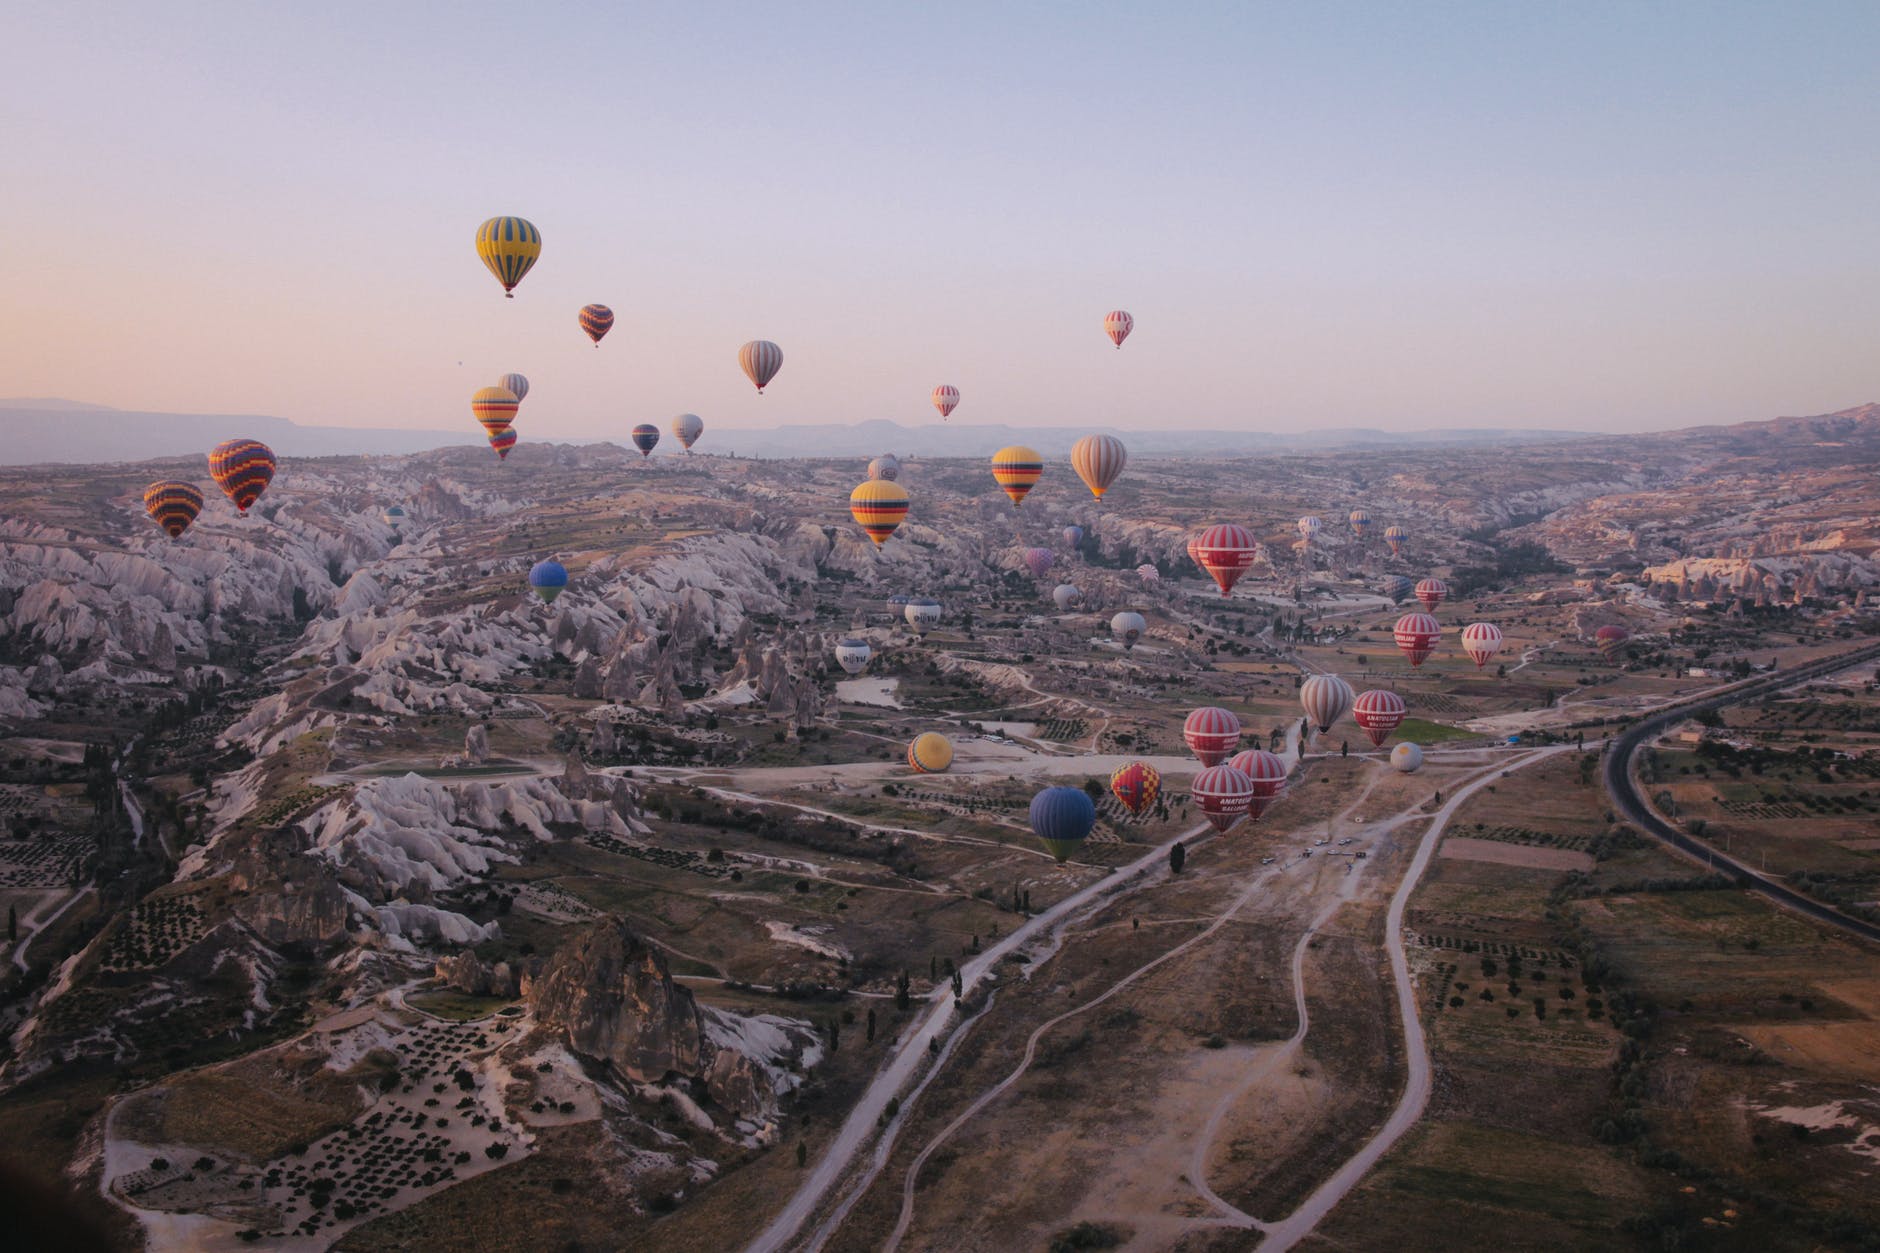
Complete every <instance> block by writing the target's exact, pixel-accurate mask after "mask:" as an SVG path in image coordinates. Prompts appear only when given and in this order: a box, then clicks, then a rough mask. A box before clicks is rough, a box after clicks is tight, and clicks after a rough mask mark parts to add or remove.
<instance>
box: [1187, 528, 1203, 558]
mask: <svg viewBox="0 0 1880 1253" xmlns="http://www.w3.org/2000/svg"><path fill="white" fill-rule="evenodd" d="M1201 534H1202V533H1201V532H1200V531H1195V532H1193V533H1191V534H1190V535H1189V536H1188V560H1190V561H1192V562H1194V563H1195V564H1196V565H1200V564H1201V558H1200V557H1199V556H1197V555H1196V554H1197V553H1199V552H1200V549H1201Z"/></svg>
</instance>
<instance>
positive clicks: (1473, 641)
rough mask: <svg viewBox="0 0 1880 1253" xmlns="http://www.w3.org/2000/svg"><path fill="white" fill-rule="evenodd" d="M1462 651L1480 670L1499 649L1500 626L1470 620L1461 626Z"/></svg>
mask: <svg viewBox="0 0 1880 1253" xmlns="http://www.w3.org/2000/svg"><path fill="white" fill-rule="evenodd" d="M1462 651H1463V652H1465V653H1467V654H1469V660H1470V661H1473V662H1474V663H1475V668H1476V669H1477V670H1480V669H1481V668H1482V667H1483V666H1486V665H1487V664H1488V663H1489V662H1490V661H1491V660H1492V659H1493V658H1494V656H1495V654H1496V653H1498V652H1500V651H1501V628H1500V627H1498V626H1496V625H1495V624H1494V623H1492V622H1471V623H1470V624H1469V625H1468V626H1465V627H1463V628H1462Z"/></svg>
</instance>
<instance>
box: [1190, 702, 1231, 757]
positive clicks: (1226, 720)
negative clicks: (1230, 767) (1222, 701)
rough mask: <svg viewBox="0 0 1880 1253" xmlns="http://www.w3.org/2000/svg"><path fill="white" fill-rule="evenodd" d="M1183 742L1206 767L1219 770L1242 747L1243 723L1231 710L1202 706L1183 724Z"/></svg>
mask: <svg viewBox="0 0 1880 1253" xmlns="http://www.w3.org/2000/svg"><path fill="white" fill-rule="evenodd" d="M1182 739H1183V740H1184V741H1185V742H1186V743H1187V745H1188V748H1189V751H1190V752H1192V753H1194V755H1195V757H1196V758H1197V759H1199V760H1200V762H1201V764H1202V765H1204V766H1218V765H1219V764H1220V763H1222V762H1224V761H1226V760H1227V759H1228V758H1229V757H1231V756H1233V753H1234V750H1235V749H1236V748H1238V747H1240V719H1239V718H1237V717H1235V716H1234V714H1233V712H1232V711H1231V710H1226V709H1222V708H1220V707H1219V706H1217V705H1203V706H1202V707H1201V708H1199V709H1196V710H1194V711H1192V712H1191V713H1189V715H1188V717H1187V718H1186V719H1184V720H1183V722H1182Z"/></svg>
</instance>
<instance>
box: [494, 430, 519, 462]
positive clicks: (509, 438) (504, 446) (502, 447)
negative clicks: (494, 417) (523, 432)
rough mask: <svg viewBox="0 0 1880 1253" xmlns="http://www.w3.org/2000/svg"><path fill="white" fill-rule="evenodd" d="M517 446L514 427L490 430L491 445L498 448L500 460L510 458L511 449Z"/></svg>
mask: <svg viewBox="0 0 1880 1253" xmlns="http://www.w3.org/2000/svg"><path fill="white" fill-rule="evenodd" d="M515 446H516V432H515V428H513V427H507V426H506V427H504V428H503V429H502V430H500V431H491V432H490V447H491V448H494V449H495V450H496V459H497V460H498V461H507V460H508V459H509V450H510V449H511V448H514V447H515Z"/></svg>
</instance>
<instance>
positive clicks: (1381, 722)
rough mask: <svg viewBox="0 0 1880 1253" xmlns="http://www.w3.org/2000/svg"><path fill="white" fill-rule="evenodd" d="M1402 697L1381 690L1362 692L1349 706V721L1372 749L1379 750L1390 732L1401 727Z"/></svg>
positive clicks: (1403, 711) (1403, 706)
mask: <svg viewBox="0 0 1880 1253" xmlns="http://www.w3.org/2000/svg"><path fill="white" fill-rule="evenodd" d="M1404 713H1405V705H1404V701H1403V697H1401V696H1399V695H1397V693H1395V692H1391V691H1387V690H1385V689H1383V688H1373V689H1371V690H1370V691H1368V692H1362V693H1360V694H1359V695H1358V699H1357V700H1355V701H1353V702H1352V705H1351V720H1352V721H1353V722H1355V723H1357V724H1358V729H1359V730H1361V731H1363V732H1364V734H1365V737H1366V738H1367V739H1369V740H1370V741H1371V743H1372V745H1373V746H1374V747H1378V748H1381V747H1383V745H1384V741H1385V740H1387V739H1389V738H1390V734H1391V732H1392V731H1395V730H1396V729H1397V728H1398V727H1400V726H1402V725H1403V719H1404Z"/></svg>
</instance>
